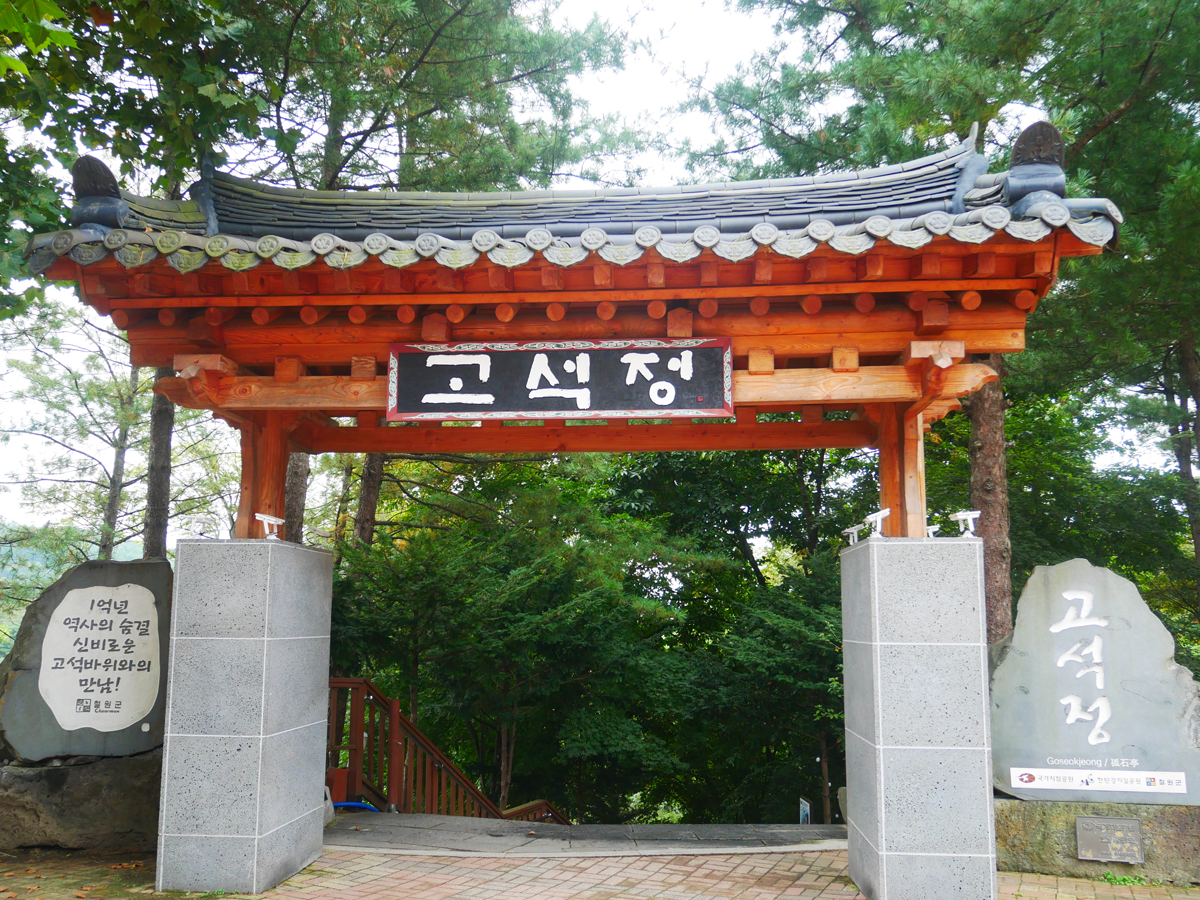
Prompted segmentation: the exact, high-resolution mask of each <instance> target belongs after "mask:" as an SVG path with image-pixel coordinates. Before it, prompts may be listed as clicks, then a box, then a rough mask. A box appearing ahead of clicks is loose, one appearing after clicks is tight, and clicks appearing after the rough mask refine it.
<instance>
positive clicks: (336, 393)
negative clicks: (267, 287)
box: [154, 365, 996, 415]
mask: <svg viewBox="0 0 1200 900" xmlns="http://www.w3.org/2000/svg"><path fill="white" fill-rule="evenodd" d="M206 374H207V376H208V377H207V378H206V379H205V380H204V384H203V387H204V390H203V391H199V390H197V389H196V385H194V384H193V382H196V381H197V379H196V378H192V379H185V378H164V379H161V380H160V381H159V382H158V384H156V385H155V388H154V389H155V391H157V392H158V393H160V394H164V395H165V396H167V397H169V398H170V399H171V400H172V401H174V402H175V403H177V404H179V405H180V406H186V407H190V408H193V409H227V410H232V411H244V412H250V411H266V410H289V411H297V412H298V411H302V410H324V411H326V412H330V413H334V412H337V413H343V414H346V415H350V414H353V413H355V412H357V411H359V410H382V409H385V408H386V406H387V378H386V377H385V376H382V375H380V376H377V377H375V378H373V379H371V380H365V379H356V378H355V377H354V376H346V375H315V376H306V377H302V378H297V379H295V380H294V381H280V380H279V379H278V378H273V377H267V376H240V375H239V376H228V375H220V374H219V373H217V372H215V371H209V372H207V373H206ZM995 379H996V373H995V372H994V371H992V369H990V368H988V367H987V366H984V365H959V366H955V367H954V368H953V369H952V370H951V371H950V372H949V373H948V374H947V376H946V381H945V386H944V388H943V390H942V391H941V392H940V393H939V395H938V397H961V396H963V395H964V394H968V393H970V392H972V391H975V390H978V389H979V388H980V387H981V386H982V385H984V384H986V383H987V382H989V381H994V380H995ZM925 387H926V386H925V385H924V384H923V383H922V376H921V372H920V370H919V369H917V368H916V367H909V368H906V367H904V366H864V367H862V368H860V369H858V370H857V371H853V372H835V371H834V370H833V369H780V370H776V372H775V374H774V375H772V376H771V377H770V378H763V377H761V376H757V375H752V374H751V373H749V372H746V371H735V372H734V373H733V402H734V403H735V404H751V405H754V406H758V407H760V408H768V409H769V408H780V407H788V406H800V405H804V404H813V403H840V404H859V403H913V402H916V401H917V400H920V399H921V398H922V396H923V395H924V394H925ZM938 397H935V398H931V399H938Z"/></svg>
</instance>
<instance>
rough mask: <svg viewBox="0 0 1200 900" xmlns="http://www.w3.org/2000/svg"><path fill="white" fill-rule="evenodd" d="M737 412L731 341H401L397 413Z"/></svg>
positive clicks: (413, 416) (451, 416)
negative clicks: (445, 342)
mask: <svg viewBox="0 0 1200 900" xmlns="http://www.w3.org/2000/svg"><path fill="white" fill-rule="evenodd" d="M732 415H733V351H732V342H731V341H730V339H729V338H715V339H704V338H662V339H645V340H627V341H621V340H613V341H514V342H491V341H472V342H462V343H450V344H392V346H391V348H390V353H389V361H388V415H387V417H388V420H389V421H392V422H412V421H423V422H437V421H471V420H480V419H605V418H619V419H646V418H655V419H658V418H700V417H703V416H722V417H724V416H732Z"/></svg>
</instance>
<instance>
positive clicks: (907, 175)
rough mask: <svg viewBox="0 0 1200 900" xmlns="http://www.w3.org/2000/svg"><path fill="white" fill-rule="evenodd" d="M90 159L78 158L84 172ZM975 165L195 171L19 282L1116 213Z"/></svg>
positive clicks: (615, 259) (1036, 226)
mask: <svg viewBox="0 0 1200 900" xmlns="http://www.w3.org/2000/svg"><path fill="white" fill-rule="evenodd" d="M1046 127H1049V126H1046ZM96 165H97V163H96V162H95V161H94V160H92V161H90V163H89V167H88V175H89V176H95V175H96V173H97V169H96ZM986 168H987V163H986V160H985V159H984V158H983V157H982V156H981V155H980V154H978V153H976V152H975V131H974V129H972V133H971V135H970V137H969V138H968V139H967V140H966V141H964V142H962V143H960V144H958V145H957V146H955V147H952V148H951V149H949V150H946V151H944V152H942V153H938V154H934V155H932V156H927V157H924V158H922V159H917V160H913V161H912V162H907V163H903V164H900V165H892V166H883V167H880V168H876V169H869V170H864V171H855V172H844V173H835V174H829V175H818V176H815V177H803V178H780V179H767V180H761V181H744V182H726V183H718V184H703V185H682V186H676V187H667V188H605V189H601V188H596V189H587V190H548V191H514V192H490V193H489V192H483V193H465V194H454V193H399V192H365V191H306V190H292V189H286V188H278V187H272V186H270V185H264V184H259V183H257V182H253V181H248V180H245V179H241V178H235V177H233V176H231V175H227V174H224V173H213V172H211V171H208V172H206V173H205V175H204V177H202V178H201V180H200V181H199V182H197V183H196V184H195V185H194V186H193V187H192V189H191V191H190V194H191V199H190V200H186V201H167V200H156V199H152V198H144V197H137V196H134V195H131V194H128V193H125V192H118V191H117V190H116V184H115V179H114V180H113V182H112V185H111V188H110V189H109V192H108V195H107V196H104V197H80V198H78V203H77V206H76V207H75V210H74V211H73V214H72V223H73V224H74V225H75V227H74V228H72V229H70V230H68V231H62V232H59V233H58V234H53V235H40V236H38V237H36V238H34V239H33V241H31V242H30V245H29V247H28V249H27V251H26V255H27V256H29V257H30V268H31V269H32V270H33V271H34V272H39V271H44V270H45V269H46V268H48V267H49V266H50V265H51V264H52V263H53V262H54V260H55V259H56V258H57V257H58V256H61V255H63V254H64V253H69V254H70V255H71V256H72V258H74V259H75V260H76V261H77V262H79V263H81V264H84V265H86V264H88V263H91V262H95V261H97V260H98V259H102V258H104V257H105V256H107V255H108V253H110V252H114V253H116V255H117V258H118V259H119V260H120V261H121V262H122V263H124V264H125V265H127V266H135V265H141V264H144V263H145V262H148V261H149V260H150V259H152V258H154V257H155V256H157V255H158V254H159V253H162V254H165V255H166V257H167V260H168V262H169V263H170V264H171V265H172V266H174V267H175V268H176V269H177V270H179V271H181V272H186V271H193V270H195V269H197V268H199V267H200V266H202V265H204V264H206V263H207V262H208V261H209V260H210V259H220V260H221V263H222V264H223V265H225V266H226V267H228V268H230V269H234V270H241V269H247V268H251V267H253V266H255V265H258V264H259V263H260V262H261V261H263V260H265V259H270V260H272V261H273V262H274V263H275V264H276V265H278V266H281V267H283V268H288V269H294V268H300V267H302V266H306V265H308V264H310V263H312V262H314V261H315V260H316V259H317V257H324V259H325V262H326V263H328V264H329V265H331V266H333V267H334V268H341V269H345V268H351V267H353V266H356V265H359V264H361V263H362V262H364V261H366V259H368V258H369V257H370V256H378V257H379V258H380V259H381V261H382V262H383V263H384V264H386V265H390V266H396V267H403V266H406V265H409V264H411V263H414V262H417V261H419V260H420V259H422V258H425V257H432V258H434V259H435V260H437V261H438V262H439V263H441V264H442V265H445V266H448V267H450V268H462V267H464V266H468V265H471V264H472V263H474V262H475V261H476V260H477V259H479V257H480V256H481V255H482V254H487V256H488V258H489V259H490V260H491V261H492V262H493V263H495V264H497V265H501V266H507V267H513V266H519V265H523V264H525V263H528V262H530V261H531V260H533V259H534V257H535V255H536V254H538V253H540V254H541V255H542V257H543V258H544V259H546V260H547V261H549V262H551V263H552V264H556V265H560V266H570V265H573V264H575V263H578V262H581V261H583V260H584V259H586V258H588V257H589V256H590V254H592V253H596V254H598V255H599V256H600V257H601V258H602V259H604V260H605V261H607V262H611V263H615V264H617V265H625V264H628V263H631V262H633V261H634V260H636V259H638V258H639V257H640V256H641V255H642V254H643V253H644V252H645V250H646V249H649V248H651V247H653V248H655V249H656V250H657V252H658V253H659V254H660V255H661V256H662V257H664V258H665V259H668V260H671V261H674V262H686V261H687V260H689V259H693V258H695V257H696V256H698V255H699V254H700V253H701V252H702V250H703V249H704V248H711V249H712V251H713V252H714V253H715V254H716V255H717V256H720V257H723V258H725V259H729V260H733V261H737V260H741V259H745V258H747V257H749V256H751V255H753V254H754V253H756V252H758V250H759V248H760V247H769V248H770V249H771V250H772V251H774V252H775V253H779V254H782V255H784V256H789V257H801V256H805V255H807V254H809V253H812V252H813V251H814V250H816V249H817V248H818V247H820V246H821V245H822V244H825V245H828V246H829V247H830V248H832V249H833V250H834V251H836V252H840V253H848V254H861V253H865V252H867V251H868V250H870V249H871V248H872V247H873V246H875V244H876V242H877V241H881V240H882V241H888V242H890V243H892V244H896V245H898V246H901V247H906V248H910V249H915V248H918V247H921V246H923V245H924V244H926V243H929V242H930V241H932V240H933V239H934V237H935V236H939V235H947V236H949V237H950V238H951V239H953V240H956V241H962V242H965V243H974V244H980V243H983V242H985V241H987V240H989V239H990V238H991V237H993V236H994V235H995V234H996V233H998V232H1000V231H1003V232H1006V233H1007V234H1009V235H1011V236H1012V237H1015V238H1018V239H1020V240H1026V241H1038V240H1041V239H1042V238H1044V237H1046V236H1047V235H1048V234H1050V233H1051V232H1052V231H1053V230H1054V229H1056V228H1064V227H1065V228H1068V229H1070V231H1072V232H1073V233H1074V234H1075V235H1076V236H1077V237H1079V238H1080V239H1081V240H1083V241H1085V242H1087V243H1090V244H1094V245H1097V246H1099V245H1104V244H1107V243H1109V242H1110V241H1111V240H1112V239H1113V237H1114V235H1115V232H1116V225H1117V224H1119V223H1120V222H1121V215H1120V213H1119V212H1118V211H1117V209H1116V207H1115V206H1114V205H1113V204H1112V203H1111V202H1109V201H1107V200H1065V199H1063V196H1062V195H1063V192H1064V188H1065V178H1064V177H1063V173H1062V169H1061V167H1060V166H1059V165H1058V164H1055V163H1053V162H1051V163H1041V164H1034V165H1029V164H1023V165H1021V166H1020V168H1019V169H1011V170H1009V172H1004V173H999V174H995V175H988V174H986ZM1014 173H1015V174H1014ZM86 183H87V184H89V185H92V186H91V187H89V190H91V191H97V190H98V189H97V188H95V187H94V181H93V180H92V179H91V178H89V179H88V180H87V182H86ZM118 194H119V196H118Z"/></svg>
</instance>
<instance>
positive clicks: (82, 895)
mask: <svg viewBox="0 0 1200 900" xmlns="http://www.w3.org/2000/svg"><path fill="white" fill-rule="evenodd" d="M75 896H76V897H83V898H85V900H86V898H87V894H80V893H76V894H75Z"/></svg>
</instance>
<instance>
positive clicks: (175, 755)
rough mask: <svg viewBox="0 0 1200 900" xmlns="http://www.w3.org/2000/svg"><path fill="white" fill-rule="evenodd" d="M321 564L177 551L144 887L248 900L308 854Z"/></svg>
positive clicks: (218, 546) (319, 739)
mask: <svg viewBox="0 0 1200 900" xmlns="http://www.w3.org/2000/svg"><path fill="white" fill-rule="evenodd" d="M332 587H333V557H332V555H331V554H329V553H327V552H325V551H322V550H314V549H311V548H308V547H302V546H299V545H296V544H291V543H286V542H283V541H268V540H234V541H203V540H195V541H180V542H179V544H178V546H177V548H176V575H175V599H174V610H173V614H172V621H171V653H170V666H171V670H170V675H169V683H168V694H167V717H166V736H165V742H164V751H163V770H162V771H163V777H162V800H161V807H160V810H161V812H160V816H159V838H158V881H157V888H158V890H160V891H163V890H184V891H217V890H220V891H231V892H232V891H237V892H250V893H259V892H261V891H264V890H266V889H268V888H270V887H273V886H274V885H275V884H277V883H279V882H280V881H282V880H283V879H285V878H288V877H290V876H291V875H294V874H295V873H296V872H298V871H300V869H302V868H304V867H305V866H306V865H308V864H309V863H311V862H312V861H313V860H314V859H316V858H317V857H318V856H319V855H320V853H321V838H322V832H323V826H324V778H325V731H326V716H327V708H328V697H329V613H330V602H331V595H332Z"/></svg>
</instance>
